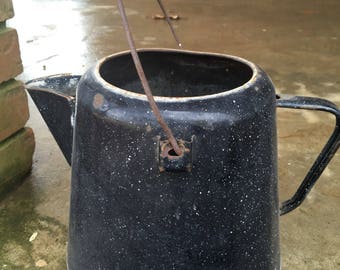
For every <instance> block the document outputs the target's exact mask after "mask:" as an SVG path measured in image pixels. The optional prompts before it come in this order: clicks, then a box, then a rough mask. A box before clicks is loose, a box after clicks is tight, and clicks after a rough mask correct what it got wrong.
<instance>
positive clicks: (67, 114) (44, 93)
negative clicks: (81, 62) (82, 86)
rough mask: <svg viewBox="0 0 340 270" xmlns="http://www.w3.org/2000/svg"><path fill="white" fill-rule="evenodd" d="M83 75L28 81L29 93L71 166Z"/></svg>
mask: <svg viewBox="0 0 340 270" xmlns="http://www.w3.org/2000/svg"><path fill="white" fill-rule="evenodd" d="M80 77H81V76H79V75H69V74H58V75H53V76H48V77H43V78H38V79H34V80H31V81H28V82H27V83H26V85H25V87H26V89H27V91H28V92H29V94H30V96H31V97H32V99H33V101H34V103H35V104H36V105H37V107H38V110H39V112H40V113H41V115H42V117H43V118H44V120H45V122H46V124H47V126H48V128H49V129H50V131H51V133H52V135H53V137H54V139H55V140H56V142H57V143H58V146H59V147H60V149H61V151H62V152H63V154H64V156H65V158H66V160H67V162H68V164H70V165H71V154H72V140H73V123H72V122H73V118H74V110H75V96H76V88H77V85H78V83H79V80H80Z"/></svg>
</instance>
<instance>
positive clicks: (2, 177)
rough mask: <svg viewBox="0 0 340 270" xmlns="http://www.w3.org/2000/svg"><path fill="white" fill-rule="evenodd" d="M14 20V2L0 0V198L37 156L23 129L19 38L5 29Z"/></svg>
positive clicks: (25, 107) (25, 105)
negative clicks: (18, 77)
mask: <svg viewBox="0 0 340 270" xmlns="http://www.w3.org/2000/svg"><path fill="white" fill-rule="evenodd" d="M13 16H14V11H13V5H12V1H11V0H0V196H2V195H3V194H4V193H5V192H7V191H8V190H10V189H12V188H13V186H15V185H17V184H18V183H19V182H20V181H21V180H22V179H23V178H24V176H25V175H26V174H27V173H29V171H30V170H31V166H32V155H33V152H34V146H35V143H34V135H33V132H32V130H31V129H30V128H27V127H24V126H25V124H26V122H27V120H28V117H29V112H28V103H27V95H26V92H25V89H24V86H23V84H22V82H20V81H17V80H15V79H14V78H15V77H16V76H17V75H19V74H20V73H21V72H22V69H23V68H22V63H21V58H20V50H19V42H18V35H17V32H16V30H15V29H12V28H8V27H6V20H8V19H10V18H12V17H13Z"/></svg>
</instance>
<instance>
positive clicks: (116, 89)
mask: <svg viewBox="0 0 340 270" xmlns="http://www.w3.org/2000/svg"><path fill="white" fill-rule="evenodd" d="M137 52H177V53H184V54H194V55H209V56H217V57H222V58H229V59H232V60H235V61H239V62H241V63H243V64H245V65H247V66H248V67H250V68H251V70H252V72H253V74H252V77H251V78H250V79H249V80H248V81H247V82H245V83H244V84H242V85H240V86H238V87H236V88H233V89H230V90H226V91H222V92H218V93H215V94H209V95H200V96H188V97H165V96H154V99H155V101H156V102H161V103H168V102H171V103H172V102H188V101H203V100H207V99H215V98H221V97H225V96H228V95H231V94H235V93H237V92H240V91H242V90H246V89H248V88H249V87H250V86H251V85H253V84H254V83H255V81H256V80H257V78H258V73H259V70H258V68H257V66H256V65H255V64H254V63H252V62H250V61H248V60H246V59H244V58H241V57H238V56H234V55H228V54H222V53H212V52H202V51H192V50H179V49H168V48H140V49H138V50H137ZM126 54H130V50H126V51H122V52H118V53H114V54H111V55H109V56H106V57H104V58H102V59H100V60H99V61H98V62H97V64H96V65H95V66H94V75H95V77H96V79H97V80H98V83H100V84H101V85H102V86H103V87H105V88H106V89H107V90H108V91H110V92H113V93H115V94H118V95H121V96H124V97H127V98H133V99H138V100H141V101H148V99H147V97H146V95H145V94H140V93H136V92H133V91H130V90H125V89H123V88H120V87H118V86H115V85H113V84H111V83H108V82H107V81H106V80H105V79H104V78H103V77H102V76H101V74H100V68H101V66H102V64H103V63H104V62H106V61H108V60H109V59H111V58H114V57H117V56H121V55H126ZM151 91H152V89H151Z"/></svg>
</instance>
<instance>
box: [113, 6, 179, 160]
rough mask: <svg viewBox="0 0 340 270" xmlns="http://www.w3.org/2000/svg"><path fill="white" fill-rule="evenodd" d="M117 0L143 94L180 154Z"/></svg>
mask: <svg viewBox="0 0 340 270" xmlns="http://www.w3.org/2000/svg"><path fill="white" fill-rule="evenodd" d="M117 2H118V8H119V12H120V16H121V17H122V21H123V26H124V30H125V33H126V37H127V40H128V43H129V46H130V50H131V56H132V59H133V62H134V63H135V66H136V70H137V73H138V76H139V79H140V80H141V83H142V86H143V88H144V92H145V95H146V96H147V98H148V101H149V104H150V107H151V109H152V111H153V113H154V115H155V117H156V119H157V121H158V123H159V124H160V126H161V127H162V129H163V130H164V132H165V134H166V136H167V137H168V140H169V142H170V144H171V146H172V147H173V148H174V151H175V152H176V154H177V155H179V156H181V155H182V149H181V148H180V147H179V146H178V143H177V141H176V139H175V137H174V135H173V134H172V131H171V129H170V128H169V126H168V125H167V123H166V122H165V121H164V119H163V117H162V114H161V112H160V111H159V108H158V106H157V104H156V102H155V99H154V98H153V95H152V92H151V89H150V86H149V83H148V80H147V79H146V76H145V73H144V70H143V67H142V63H141V62H140V59H139V56H138V53H137V51H136V46H135V43H134V41H133V38H132V34H131V31H130V27H129V23H128V20H127V16H126V13H125V8H124V4H123V1H122V0H117Z"/></svg>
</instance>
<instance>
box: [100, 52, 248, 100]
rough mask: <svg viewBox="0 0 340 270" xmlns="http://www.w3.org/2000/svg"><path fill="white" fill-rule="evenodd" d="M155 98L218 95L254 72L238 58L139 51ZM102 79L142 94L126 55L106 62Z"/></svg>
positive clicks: (133, 69)
mask: <svg viewBox="0 0 340 270" xmlns="http://www.w3.org/2000/svg"><path fill="white" fill-rule="evenodd" d="M138 55H139V57H140V59H141V62H142V65H143V68H144V71H145V75H146V77H147V79H148V81H149V84H150V87H151V90H152V93H153V95H154V96H163V97H194V96H205V95H212V94H218V93H221V92H225V91H228V90H232V89H235V88H237V87H240V86H242V85H244V84H245V83H247V82H248V81H249V80H250V79H251V78H252V76H253V69H252V68H251V66H250V65H248V64H247V63H246V62H242V61H239V60H237V59H234V58H231V57H227V56H222V55H221V56H219V55H209V54H200V53H188V52H181V51H147V50H146V51H139V52H138ZM99 73H100V75H101V77H102V78H103V79H104V80H105V81H106V82H108V83H110V84H112V85H114V86H116V87H119V88H121V89H124V90H127V91H132V92H135V93H139V94H144V91H143V88H142V85H141V83H140V80H139V78H138V74H137V72H136V68H135V65H134V63H133V60H132V57H131V55H130V54H129V53H125V54H121V55H115V56H113V57H111V58H108V59H106V60H105V61H104V62H103V63H102V64H101V65H100V67H99Z"/></svg>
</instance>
